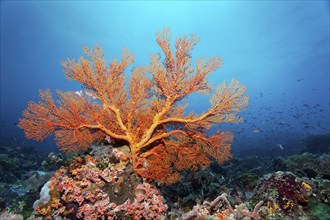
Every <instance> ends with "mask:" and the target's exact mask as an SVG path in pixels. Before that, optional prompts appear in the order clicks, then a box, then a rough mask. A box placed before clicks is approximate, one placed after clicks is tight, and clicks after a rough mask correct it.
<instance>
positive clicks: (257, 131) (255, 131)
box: [252, 128, 260, 133]
mask: <svg viewBox="0 0 330 220" xmlns="http://www.w3.org/2000/svg"><path fill="white" fill-rule="evenodd" d="M252 132H253V133H259V132H260V129H259V128H256V129H254V130H253V131H252Z"/></svg>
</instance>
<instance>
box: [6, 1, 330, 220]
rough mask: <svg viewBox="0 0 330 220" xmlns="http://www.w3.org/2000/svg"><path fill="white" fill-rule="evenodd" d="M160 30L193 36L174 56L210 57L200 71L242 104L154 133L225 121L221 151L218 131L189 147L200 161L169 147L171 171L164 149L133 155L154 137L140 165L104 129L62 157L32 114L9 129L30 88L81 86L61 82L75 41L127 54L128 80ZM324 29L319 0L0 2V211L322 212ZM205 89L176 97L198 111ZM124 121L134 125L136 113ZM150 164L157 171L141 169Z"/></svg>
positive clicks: (325, 195)
mask: <svg viewBox="0 0 330 220" xmlns="http://www.w3.org/2000/svg"><path fill="white" fill-rule="evenodd" d="M167 28H168V29H167ZM166 30H169V33H168V34H169V35H170V36H171V38H170V41H169V42H171V49H172V50H173V51H175V49H178V48H181V47H178V48H175V47H174V46H175V39H177V38H180V37H181V39H185V38H184V36H187V37H188V39H193V37H192V35H190V34H195V35H196V36H197V37H198V38H200V41H199V42H198V43H197V45H196V47H194V48H193V50H191V54H190V53H188V52H187V53H184V56H186V57H188V58H189V59H190V58H191V63H192V67H194V68H195V64H196V62H198V58H203V59H205V61H208V60H209V58H210V57H217V56H221V59H222V60H223V62H224V63H223V65H222V66H221V68H214V70H215V71H214V72H212V73H211V74H210V75H208V76H207V79H208V82H209V83H210V84H212V86H213V87H214V88H216V87H217V86H218V85H221V84H222V83H223V82H224V81H226V85H229V84H230V82H231V80H232V79H235V80H238V81H239V82H240V85H242V86H244V87H245V88H246V93H244V97H245V96H248V97H249V101H248V102H249V103H248V106H247V105H246V104H247V103H244V101H242V100H240V101H238V103H237V106H236V107H237V109H238V110H239V111H238V112H237V117H238V118H237V120H236V119H235V120H234V119H233V118H230V117H227V119H223V120H218V119H210V121H212V120H213V121H212V122H215V121H220V122H224V123H219V124H216V125H214V126H212V127H211V128H209V129H208V126H207V125H205V124H198V126H196V127H194V126H192V127H189V126H188V127H185V126H183V125H182V126H181V125H180V126H178V125H177V124H175V123H174V124H173V127H167V128H164V129H163V128H159V130H157V131H155V133H156V134H158V133H157V132H159V133H161V132H165V131H169V132H171V131H173V130H175V129H183V130H185V131H187V132H188V133H189V132H190V133H189V135H190V136H191V137H192V136H198V135H200V134H202V133H203V134H205V137H213V136H212V135H213V134H219V133H217V131H218V130H220V131H221V132H222V131H230V132H232V134H233V136H234V137H233V141H232V142H231V153H232V154H233V156H232V157H231V159H229V153H228V152H227V151H226V150H227V145H226V143H227V142H226V141H228V140H230V137H227V136H221V135H220V134H222V133H220V134H219V135H218V136H214V137H215V138H214V139H215V140H216V142H217V143H218V144H219V143H220V144H219V146H220V147H223V148H221V149H223V151H222V153H223V154H221V155H220V156H219V155H213V152H212V149H213V148H211V150H209V149H206V148H201V149H202V150H203V152H204V151H207V152H208V153H207V155H211V157H212V160H210V161H208V157H205V160H207V161H204V162H202V161H200V160H201V158H200V157H197V156H196V152H197V150H196V151H192V152H191V153H195V154H192V155H195V156H196V161H193V160H192V159H191V158H190V160H189V159H188V158H189V157H188V156H187V155H188V154H187V153H186V154H184V153H183V155H185V156H184V158H185V161H186V162H185V164H184V166H181V168H182V170H180V168H178V167H179V165H177V164H176V161H177V160H176V159H177V158H175V159H172V160H171V161H170V162H169V163H168V164H164V163H161V162H155V163H150V161H149V160H152V158H151V159H150V158H149V157H147V156H146V152H147V151H149V150H150V149H157V150H155V152H153V153H155V155H156V156H157V155H160V154H161V153H163V151H161V150H160V149H163V148H157V147H158V146H159V145H157V146H156V147H155V146H154V145H152V146H147V148H145V149H144V150H143V151H142V155H144V156H145V157H146V158H147V162H141V163H140V162H139V164H140V165H141V166H143V169H142V168H141V167H139V166H137V165H134V162H132V161H134V158H133V159H132V157H131V155H132V147H131V146H129V145H128V146H127V142H125V141H124V142H116V141H114V140H112V139H113V138H110V139H109V138H108V136H107V138H106V140H105V138H103V139H102V140H99V141H98V142H96V141H94V142H93V144H90V145H88V147H86V149H85V151H78V152H74V153H73V154H65V153H63V152H60V151H59V150H58V147H57V145H56V143H55V141H54V136H53V135H51V136H50V137H47V138H46V139H45V140H43V141H42V142H37V141H35V140H30V139H27V138H26V137H25V135H24V131H26V128H28V127H32V124H28V125H29V126H22V123H20V119H22V118H24V117H26V116H22V112H23V111H24V110H25V109H26V108H27V106H28V102H29V101H30V100H32V101H33V102H35V103H38V102H39V100H40V98H39V93H38V91H39V90H40V89H41V90H43V91H45V90H46V89H50V91H51V92H52V93H53V95H54V94H55V93H56V91H57V90H60V91H65V92H66V91H73V93H74V94H76V96H75V97H76V100H79V97H81V96H82V92H83V91H84V89H86V86H85V87H83V86H82V84H81V83H79V82H77V81H74V80H68V78H67V77H66V75H65V74H64V73H63V70H64V67H63V66H61V62H62V61H65V60H67V59H68V58H69V59H76V60H77V59H78V58H79V57H81V56H84V53H83V50H82V48H83V47H84V46H86V47H88V48H95V47H100V48H102V52H103V53H104V55H105V60H106V65H107V66H109V64H110V63H111V62H112V61H113V59H114V58H117V63H119V62H120V60H121V59H122V51H123V49H127V50H128V51H131V52H132V53H133V54H134V60H135V62H134V63H133V64H131V65H129V66H128V67H127V68H126V71H125V76H124V78H123V79H126V80H127V82H129V80H130V77H131V74H132V72H131V71H132V70H133V71H134V67H137V66H148V65H149V64H150V57H151V55H152V54H159V55H160V56H161V60H162V61H163V60H164V58H165V55H164V53H163V51H162V49H161V47H160V46H161V44H160V43H159V39H161V37H159V35H157V36H156V33H164V31H166ZM163 37H164V36H163ZM156 39H158V42H156ZM164 39H166V36H165V37H164ZM329 40H330V39H329V1H287V2H286V1H136V2H133V1H109V2H108V1H97V2H92V1H70V2H64V1H50V2H43V1H24V2H23V1H1V87H0V89H1V103H0V104H1V112H0V113H1V134H0V136H1V146H0V211H1V213H2V214H1V216H0V219H23V218H24V219H27V218H29V219H55V218H56V219H330V215H329V213H330V209H329V203H330V200H329V196H330V180H329V178H330V172H329V165H330V155H329V147H330V69H329V68H330V66H329V59H330V58H329ZM165 41H166V40H165ZM183 42H185V41H183ZM187 42H189V41H187ZM190 42H191V41H190ZM165 43H166V42H165ZM181 46H182V47H183V46H184V44H182V45H181ZM161 64H164V66H166V65H167V64H166V62H165V61H164V62H161ZM217 65H218V64H217V63H216V62H215V63H214V66H212V65H210V66H209V67H210V68H211V69H212V68H213V67H215V66H217ZM75 67H77V66H75ZM135 70H136V71H138V70H137V68H135ZM212 70H213V69H212ZM149 71H152V70H150V69H149ZM156 72H157V71H156ZM67 76H68V75H67ZM148 76H149V77H151V75H150V74H149V75H148ZM69 78H70V77H69ZM71 79H75V78H74V77H71ZM78 81H79V80H78ZM115 82H118V81H115ZM133 84H134V83H133ZM196 84H197V83H196ZM136 85H137V84H136ZM201 85H202V84H201ZM144 86H145V85H143V84H141V85H140V86H139V85H138V86H136V91H137V90H138V89H139V88H143V87H144ZM163 86H166V85H163ZM160 87H161V86H160ZM160 87H157V88H160ZM153 88H154V87H153ZM240 88H243V87H240ZM87 89H88V88H87ZM201 90H202V89H201ZM116 91H118V90H116ZM159 91H161V89H160V90H159ZM159 91H158V93H159V94H160V93H161V92H159ZM237 91H238V90H237ZM92 92H95V91H93V90H92ZM154 93H156V94H157V95H159V94H158V93H157V90H154ZM229 93H230V92H229ZM85 94H87V93H86V92H85ZM212 94H213V92H211V96H212ZM219 94H222V93H219ZM235 94H237V96H238V97H243V95H242V94H240V93H239V92H236V93H235V91H234V92H232V95H235ZM219 96H220V95H219ZM70 97H74V96H70ZM159 97H161V96H160V95H159ZM209 98H210V95H207V94H201V93H198V94H196V93H193V94H189V95H188V96H187V97H186V99H184V100H183V103H185V104H189V105H188V106H187V108H186V109H185V110H184V114H183V115H189V113H190V112H194V113H196V114H201V115H203V114H204V113H205V112H206V111H207V110H208V109H209V108H210V107H211V106H212V103H211V104H210V102H209ZM54 99H55V100H56V96H54ZM242 99H243V98H242ZM160 103H161V102H159V105H158V104H157V105H155V106H153V107H155V108H156V107H157V106H161V104H160ZM233 105H234V104H228V106H233ZM39 107H40V106H39ZM237 109H236V110H237ZM147 111H149V109H147ZM178 111H179V110H178ZM132 112H133V113H134V111H132ZM133 113H132V114H133ZM141 114H142V113H141ZM235 114H236V113H235ZM139 116H140V118H142V116H141V115H136V116H135V117H137V118H139ZM228 118H229V119H228ZM241 118H244V121H242V122H240V123H225V122H226V121H227V122H239V121H240V119H241ZM149 119H150V117H149ZM151 121H152V120H151ZM150 123H151V122H150ZM185 123H186V124H189V123H187V122H185ZM146 124H147V122H146ZM38 125H39V124H38ZM133 125H136V127H139V126H140V128H141V130H143V123H141V124H140V125H139V123H138V119H136V121H135V123H133ZM203 126H204V127H203ZM20 127H21V128H23V129H20ZM200 127H203V129H202V131H200V130H199V129H200ZM166 129H167V130H166ZM199 132H201V133H199ZM90 134H92V135H96V132H95V133H94V132H91V133H90ZM101 137H103V136H101ZM136 137H137V136H136ZM98 138H99V137H98ZM175 138H177V137H175ZM80 140H82V139H80ZM84 140H85V139H84ZM160 140H162V139H160ZM200 140H201V139H200ZM224 140H226V141H224ZM167 141H169V142H170V141H173V139H169V140H166V141H165V140H164V143H167ZM180 141H181V142H180ZM78 142H79V141H77V142H75V143H78ZM222 142H223V143H222ZM225 142H226V143H225ZM86 143H87V139H86ZM208 143H209V142H208ZM156 144H158V142H156ZM175 144H176V145H174V144H173V145H171V146H180V144H182V145H183V144H184V145H185V146H184V147H189V146H190V144H191V146H192V145H193V143H191V140H186V139H185V140H179V141H178V143H175ZM209 145H210V146H212V147H214V146H215V145H212V144H209ZM76 147H77V148H78V146H76ZM184 147H183V149H185V148H184ZM62 149H63V148H62ZM164 149H166V148H164ZM187 149H188V148H187ZM196 149H197V148H196ZM198 149H199V148H198ZM213 150H214V149H213ZM164 151H166V150H164ZM187 151H189V150H187ZM178 152H179V151H178ZM189 152H190V151H189ZM201 152H202V151H201ZM161 155H163V154H161ZM166 155H171V154H166ZM197 155H203V154H202V153H201V154H197ZM223 155H226V156H228V157H225V156H223ZM133 156H134V154H133ZM171 158H172V157H171ZM138 159H141V158H138ZM178 161H179V160H178ZM187 161H189V162H187ZM219 162H220V163H219ZM135 163H137V162H135ZM193 163H194V164H193ZM195 163H196V164H195ZM189 164H190V165H191V166H189ZM165 165H166V166H165ZM157 166H159V169H161V170H162V171H164V172H165V173H166V172H167V173H166V175H165V174H163V173H162V174H160V173H156V174H155V172H156V171H155V170H159V169H158V167H157ZM167 166H173V167H175V168H172V167H170V168H168V167H167ZM164 167H165V168H164ZM145 168H148V169H146V171H145ZM155 168H157V169H155ZM167 168H168V169H167ZM185 168H186V169H185ZM203 168H205V169H203ZM166 169H167V170H166ZM169 170H170V171H171V172H172V171H173V173H171V172H170V173H168V171H169ZM176 171H180V172H176ZM174 173H175V175H178V173H179V174H180V175H179V176H180V180H179V177H178V176H175V178H174V177H173V176H174ZM172 174H173V175H172ZM174 180H176V181H174ZM171 181H172V182H171ZM169 182H171V184H168V183H169ZM40 192H41V193H40ZM39 193H40V195H39Z"/></svg>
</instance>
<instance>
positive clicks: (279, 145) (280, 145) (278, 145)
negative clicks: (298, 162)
mask: <svg viewBox="0 0 330 220" xmlns="http://www.w3.org/2000/svg"><path fill="white" fill-rule="evenodd" d="M276 146H277V147H279V148H280V149H281V150H284V147H283V145H282V144H276Z"/></svg>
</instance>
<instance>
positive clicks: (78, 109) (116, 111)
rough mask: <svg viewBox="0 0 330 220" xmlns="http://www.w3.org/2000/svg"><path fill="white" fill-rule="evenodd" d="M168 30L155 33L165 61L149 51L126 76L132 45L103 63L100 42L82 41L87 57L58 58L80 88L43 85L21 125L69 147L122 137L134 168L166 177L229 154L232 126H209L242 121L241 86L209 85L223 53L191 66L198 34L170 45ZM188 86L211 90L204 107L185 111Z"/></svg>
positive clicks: (69, 149) (171, 180)
mask: <svg viewBox="0 0 330 220" xmlns="http://www.w3.org/2000/svg"><path fill="white" fill-rule="evenodd" d="M170 35H171V34H170V30H169V29H167V28H165V29H164V30H163V31H161V32H158V33H157V35H156V41H157V43H158V45H159V46H160V48H161V50H162V52H163V53H164V55H165V58H164V60H162V59H161V56H160V55H158V54H157V55H151V56H150V64H149V65H148V66H146V67H142V66H138V67H135V68H133V69H132V71H131V74H130V79H129V80H128V82H127V80H126V77H125V69H126V68H127V67H128V66H129V65H130V64H132V63H133V62H134V57H133V54H132V53H131V52H128V51H127V50H123V52H122V57H121V61H117V60H116V59H114V60H113V61H112V62H111V63H110V65H107V64H106V61H105V57H104V54H103V52H102V50H101V48H100V47H96V48H91V49H87V48H85V49H84V52H85V54H86V57H81V58H80V59H79V60H70V59H68V60H66V61H64V62H63V63H62V65H63V67H64V73H65V75H66V76H67V77H68V78H69V79H72V80H76V81H78V82H80V83H82V84H83V87H84V92H80V93H79V92H62V91H57V96H58V100H57V102H56V101H54V99H53V98H52V95H51V93H50V91H49V90H46V91H40V99H41V101H40V102H39V103H35V102H32V101H31V102H30V103H29V104H28V107H27V109H26V110H25V111H24V112H23V118H22V119H20V122H19V127H20V128H22V129H23V130H24V132H25V135H26V137H27V138H29V139H31V138H32V139H35V140H38V141H42V140H43V139H44V138H46V137H47V136H49V135H51V134H53V133H54V135H55V139H56V142H57V145H58V146H59V148H60V150H61V151H63V152H68V153H72V152H77V151H81V150H85V149H87V148H88V147H89V146H90V145H91V144H92V143H93V142H97V141H101V140H104V139H105V138H110V139H111V140H112V141H121V142H126V143H127V145H128V146H129V147H130V159H131V161H132V164H133V168H134V170H135V172H137V173H138V174H139V175H141V176H142V177H144V178H149V179H155V180H157V181H160V182H164V183H166V184H171V183H174V182H176V181H178V180H179V179H180V172H181V171H183V170H186V169H190V170H196V169H198V168H206V167H208V166H209V165H210V163H211V161H212V159H215V160H216V161H217V162H218V163H223V162H224V161H226V160H228V159H229V158H230V157H231V156H232V155H231V153H230V144H231V141H232V139H233V135H232V133H230V132H225V131H221V132H220V131H218V132H215V133H214V134H212V135H208V134H207V132H208V131H209V130H210V128H211V127H212V126H213V125H216V124H219V123H229V122H230V123H238V122H241V121H242V118H241V117H239V116H238V113H239V112H240V111H241V110H242V109H244V108H246V107H247V105H248V97H247V96H246V95H245V91H246V88H245V87H244V86H242V85H240V83H239V82H238V81H236V80H232V81H231V83H230V84H229V85H226V84H225V83H223V84H221V85H219V86H218V87H217V88H215V89H213V88H212V86H211V85H210V83H209V82H208V79H207V76H208V75H209V74H210V73H212V72H214V71H215V70H216V69H218V68H219V67H220V66H221V65H222V64H223V61H222V59H221V58H220V57H213V58H210V59H209V60H205V59H201V58H200V59H197V61H196V66H195V67H193V65H192V60H191V59H192V57H191V51H192V50H193V48H194V47H195V45H196V44H197V43H198V42H199V38H198V37H196V36H195V35H193V34H192V35H190V37H187V36H183V37H179V38H177V39H176V41H175V45H174V47H172V46H171V41H170ZM192 93H206V94H209V93H211V96H210V107H209V109H208V110H207V111H206V112H204V113H201V114H196V113H189V114H188V113H186V108H187V104H186V103H187V102H186V101H185V100H184V99H185V98H187V96H188V95H190V94H192Z"/></svg>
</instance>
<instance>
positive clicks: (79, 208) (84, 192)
mask: <svg viewBox="0 0 330 220" xmlns="http://www.w3.org/2000/svg"><path fill="white" fill-rule="evenodd" d="M124 149H125V147H124V148H121V150H122V151H121V152H118V148H116V149H113V148H112V152H111V153H110V152H109V153H110V155H108V156H109V157H108V158H111V157H116V158H117V160H116V161H117V163H112V162H111V161H109V160H108V161H107V162H105V161H103V162H102V163H103V165H104V164H107V166H103V167H102V168H99V167H98V166H97V165H96V164H97V163H100V162H101V161H102V160H103V159H104V158H103V157H101V155H98V156H95V157H92V156H90V155H89V154H87V155H85V156H84V157H76V158H74V160H73V161H72V162H71V164H70V166H69V167H67V168H66V167H61V168H60V169H59V170H58V171H57V172H56V173H55V175H54V176H53V177H52V179H51V181H50V182H49V183H47V187H48V193H49V195H48V196H44V197H46V198H47V199H43V201H42V202H38V203H35V204H36V206H35V212H34V216H35V217H38V216H41V217H44V218H47V217H48V218H49V217H51V216H56V217H58V218H59V217H61V218H67V219H85V220H93V219H114V218H117V219H124V218H127V219H130V218H132V219H164V218H165V214H166V211H167V205H165V204H164V203H163V197H162V196H161V195H160V193H159V190H158V189H157V188H156V187H155V186H153V185H151V184H149V183H148V182H143V181H142V180H141V179H139V178H138V177H134V172H133V170H132V166H131V165H130V163H129V162H128V161H126V162H123V161H122V160H120V158H122V155H123V152H125V150H124ZM94 152H97V151H94Z"/></svg>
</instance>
